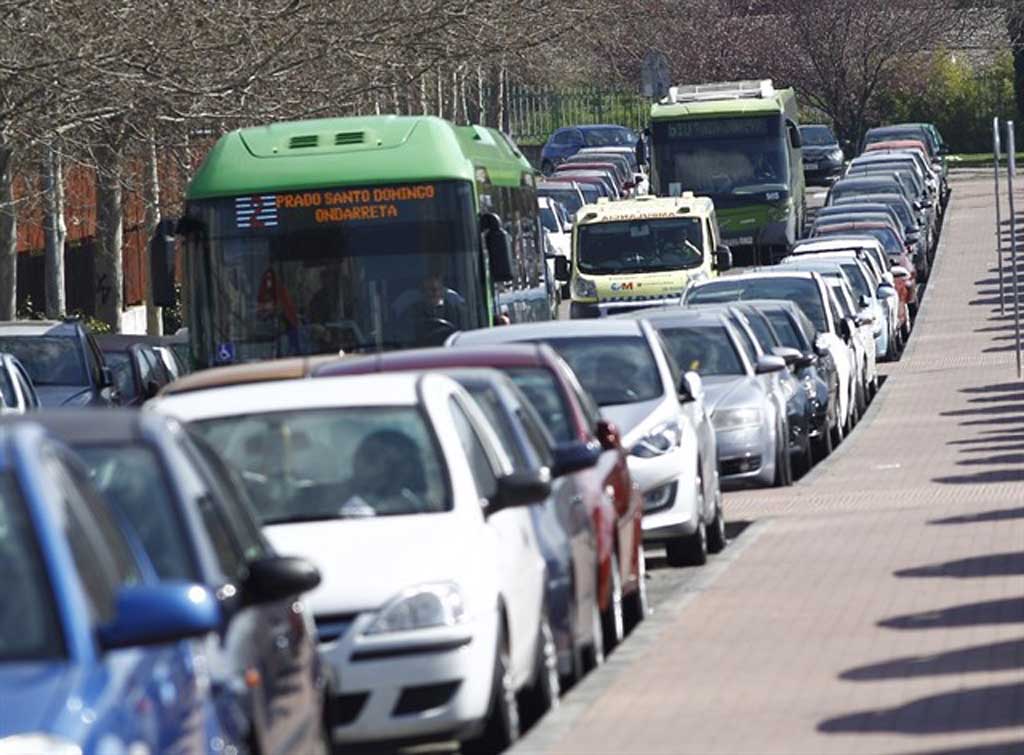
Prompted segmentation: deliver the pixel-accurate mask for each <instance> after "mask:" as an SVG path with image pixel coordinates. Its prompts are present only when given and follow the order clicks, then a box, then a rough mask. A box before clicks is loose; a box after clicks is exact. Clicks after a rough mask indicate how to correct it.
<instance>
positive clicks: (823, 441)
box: [811, 421, 832, 463]
mask: <svg viewBox="0 0 1024 755" xmlns="http://www.w3.org/2000/svg"><path fill="white" fill-rule="evenodd" d="M811 443H812V445H813V447H814V461H815V462H816V463H817V462H819V461H821V460H822V459H825V458H826V457H828V456H829V455H830V454H831V453H832V428H830V427H829V426H828V422H827V421H826V422H825V426H824V427H823V428H822V429H821V433H819V435H818V437H817V439H816V440H813V441H811Z"/></svg>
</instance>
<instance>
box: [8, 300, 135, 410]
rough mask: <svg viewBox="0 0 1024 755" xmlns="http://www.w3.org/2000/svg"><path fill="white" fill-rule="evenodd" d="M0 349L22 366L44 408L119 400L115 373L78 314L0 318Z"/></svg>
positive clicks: (91, 404)
mask: <svg viewBox="0 0 1024 755" xmlns="http://www.w3.org/2000/svg"><path fill="white" fill-rule="evenodd" d="M0 352H6V353H8V354H12V355H13V356H14V357H16V358H17V359H18V361H19V362H21V364H22V365H23V366H24V367H25V369H26V370H27V371H28V374H29V377H30V378H32V383H33V385H34V386H35V389H36V393H37V395H38V396H39V402H40V404H41V405H42V406H43V407H44V408H51V407H57V406H76V407H82V406H115V405H117V404H119V403H120V396H119V395H118V392H117V387H116V386H115V384H114V376H113V374H112V372H111V371H110V368H109V367H108V366H107V363H106V360H105V359H104V358H103V354H102V353H101V352H100V349H99V347H98V346H97V345H96V341H95V340H94V339H93V337H92V335H91V334H90V333H89V332H88V331H87V330H86V329H85V326H84V325H83V324H82V322H80V321H79V320H74V319H71V320H63V321H49V320H15V321H9V322H0Z"/></svg>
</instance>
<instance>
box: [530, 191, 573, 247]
mask: <svg viewBox="0 0 1024 755" xmlns="http://www.w3.org/2000/svg"><path fill="white" fill-rule="evenodd" d="M537 206H538V208H539V209H540V222H541V225H543V226H544V230H546V231H547V232H548V238H549V239H551V246H552V247H554V250H555V253H556V254H557V255H558V256H560V257H565V258H566V259H569V257H570V256H571V255H572V222H571V221H570V220H569V215H568V213H567V212H566V211H565V206H564V205H562V203H561V202H556V201H555V200H554V199H551V197H537Z"/></svg>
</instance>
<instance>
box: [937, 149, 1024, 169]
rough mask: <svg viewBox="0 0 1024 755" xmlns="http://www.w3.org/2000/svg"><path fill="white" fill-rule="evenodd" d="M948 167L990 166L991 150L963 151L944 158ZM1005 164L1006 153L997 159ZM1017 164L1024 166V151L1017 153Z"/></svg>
mask: <svg viewBox="0 0 1024 755" xmlns="http://www.w3.org/2000/svg"><path fill="white" fill-rule="evenodd" d="M946 160H947V161H948V163H949V167H950V168H984V167H991V165H992V163H993V162H994V158H993V155H992V153H991V152H964V153H961V154H958V155H950V156H949V157H947V158H946ZM999 162H1000V164H1001V165H1006V155H1003V158H1002V160H1000V161H999ZM1017 165H1019V166H1021V167H1022V168H1024V152H1018V153H1017Z"/></svg>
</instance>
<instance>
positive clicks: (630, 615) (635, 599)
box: [624, 546, 647, 631]
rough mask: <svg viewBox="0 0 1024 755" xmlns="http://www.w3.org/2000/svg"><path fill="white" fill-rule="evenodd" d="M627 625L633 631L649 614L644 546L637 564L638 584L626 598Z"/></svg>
mask: <svg viewBox="0 0 1024 755" xmlns="http://www.w3.org/2000/svg"><path fill="white" fill-rule="evenodd" d="M624 608H625V614H626V626H627V627H628V628H629V630H630V631H632V630H633V629H634V628H635V627H636V625H637V624H639V623H640V622H641V621H643V620H644V617H646V616H647V559H646V557H645V556H644V549H643V546H641V547H640V554H639V565H638V566H637V585H636V590H634V591H633V592H632V593H631V594H630V595H628V596H626V599H625V605H624Z"/></svg>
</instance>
